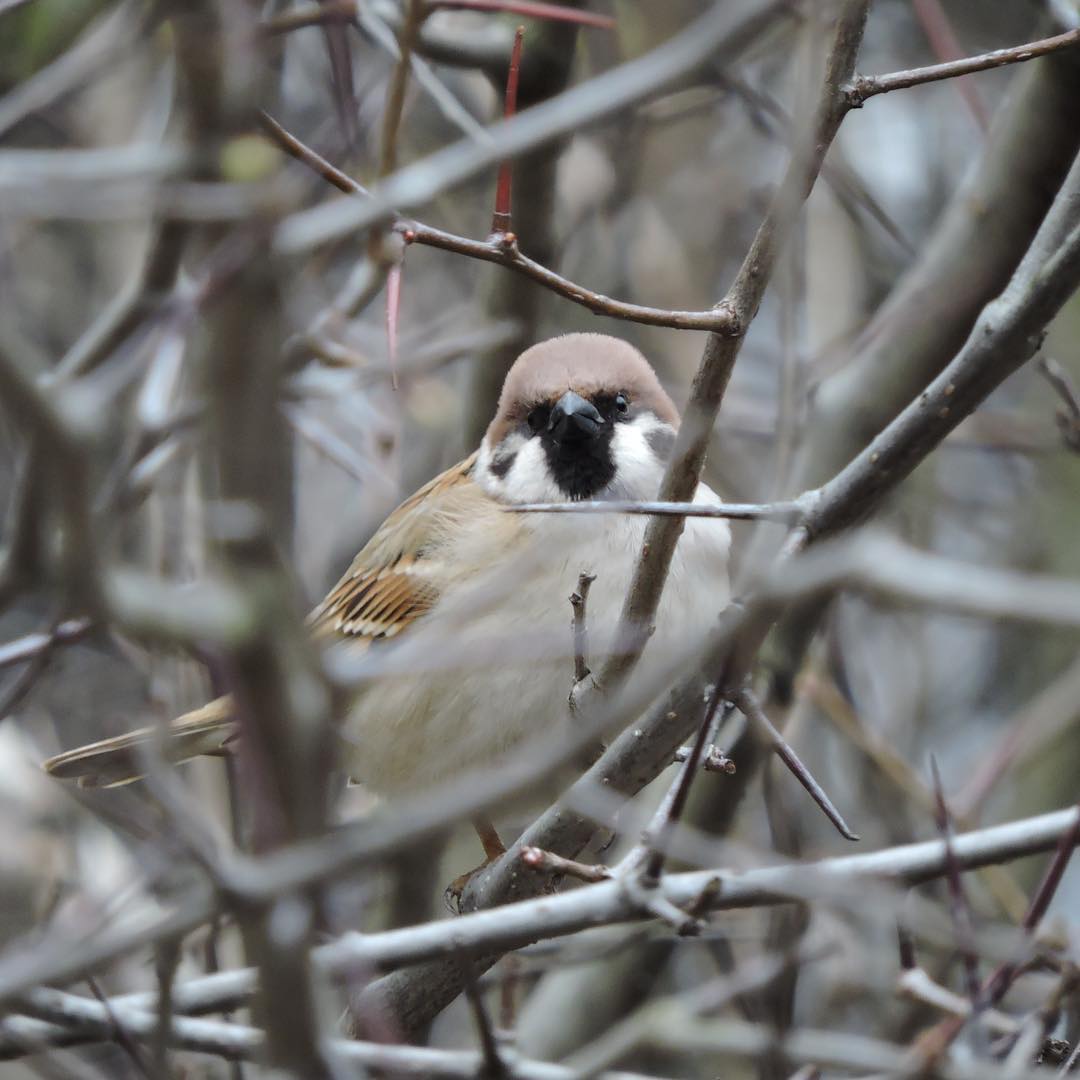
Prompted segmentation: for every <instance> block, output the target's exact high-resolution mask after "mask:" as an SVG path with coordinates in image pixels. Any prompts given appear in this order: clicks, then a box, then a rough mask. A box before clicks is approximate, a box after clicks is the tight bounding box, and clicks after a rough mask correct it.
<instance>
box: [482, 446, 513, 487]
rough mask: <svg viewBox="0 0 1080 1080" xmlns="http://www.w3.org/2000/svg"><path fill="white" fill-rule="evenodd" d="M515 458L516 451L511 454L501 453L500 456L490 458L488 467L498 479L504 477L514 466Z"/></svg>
mask: <svg viewBox="0 0 1080 1080" xmlns="http://www.w3.org/2000/svg"><path fill="white" fill-rule="evenodd" d="M516 459H517V451H516V450H515V451H514V452H513V453H512V454H503V455H502V456H501V457H496V458H493V459H492V462H491V464H490V465H489V466H488V468H489V469H490V470H491V475H492V476H496V477H498V478H499V479H500V480H503V479H505V477H506V474H507V473H508V472H509V471H510V470H511V469H512V468H513V467H514V461H515V460H516Z"/></svg>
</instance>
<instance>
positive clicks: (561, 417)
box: [547, 390, 604, 443]
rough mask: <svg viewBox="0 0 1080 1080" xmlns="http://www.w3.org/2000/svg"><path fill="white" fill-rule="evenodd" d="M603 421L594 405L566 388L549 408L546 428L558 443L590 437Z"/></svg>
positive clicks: (578, 440) (579, 440) (581, 440)
mask: <svg viewBox="0 0 1080 1080" xmlns="http://www.w3.org/2000/svg"><path fill="white" fill-rule="evenodd" d="M603 423H604V418H603V417H602V416H601V415H600V414H599V413H598V412H597V411H596V408H595V406H593V405H592V404H591V403H590V402H588V401H586V400H585V399H584V398H583V397H581V396H580V395H579V394H575V393H574V391H573V390H567V391H566V393H565V394H563V396H562V397H561V398H559V400H558V401H557V402H556V403H555V406H554V408H553V409H552V410H551V418H550V419H549V420H548V426H547V429H548V431H549V432H550V433H551V435H552V436H553V437H554V439H555V441H556V442H558V443H573V442H583V441H584V440H586V439H591V438H592V437H593V436H594V435H595V434H596V433H597V432H598V431H599V430H600V427H601V425H602V424H603Z"/></svg>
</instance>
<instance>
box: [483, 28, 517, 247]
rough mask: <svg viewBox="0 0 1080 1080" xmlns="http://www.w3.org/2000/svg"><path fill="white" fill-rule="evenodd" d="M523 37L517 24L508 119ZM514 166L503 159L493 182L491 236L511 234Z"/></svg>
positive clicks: (508, 83) (507, 100) (512, 109)
mask: <svg viewBox="0 0 1080 1080" xmlns="http://www.w3.org/2000/svg"><path fill="white" fill-rule="evenodd" d="M524 37H525V27H524V26H519V27H518V28H517V31H516V32H515V33H514V48H513V49H512V50H511V53H510V69H509V71H508V72H507V74H506V97H505V99H504V104H503V115H504V116H505V117H506V118H507V119H508V120H509V119H510V117H511V116H513V115H514V114H515V113H516V112H517V95H518V80H519V78H520V77H521V44H522V41H523V39H524ZM513 176H514V166H513V163H512V162H510V161H504V162H503V163H502V164H501V165H500V166H499V178H498V180H497V181H496V182H495V213H494V214H492V215H491V234H492V236H507V235H513V234H512V233H511V232H510V228H511V225H512V221H511V216H510V195H511V186H512V184H513Z"/></svg>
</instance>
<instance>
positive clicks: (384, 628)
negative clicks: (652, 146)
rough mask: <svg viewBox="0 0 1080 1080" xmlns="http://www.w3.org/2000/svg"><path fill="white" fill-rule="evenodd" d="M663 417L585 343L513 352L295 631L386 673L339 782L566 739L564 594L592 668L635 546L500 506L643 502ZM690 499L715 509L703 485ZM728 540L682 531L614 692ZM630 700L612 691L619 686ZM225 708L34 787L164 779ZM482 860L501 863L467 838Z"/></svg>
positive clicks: (347, 744) (678, 642)
mask: <svg viewBox="0 0 1080 1080" xmlns="http://www.w3.org/2000/svg"><path fill="white" fill-rule="evenodd" d="M678 428H679V413H678V411H677V409H676V408H675V405H674V404H673V403H672V400H671V398H670V397H669V396H668V394H667V393H666V392H665V391H664V389H663V387H662V386H661V384H660V381H659V379H658V377H657V375H656V373H655V371H654V370H653V368H652V366H651V365H650V364H649V362H648V360H647V359H646V358H645V356H644V355H643V354H642V353H641V352H640V351H639V350H638V349H637V348H635V347H634V346H633V345H631V344H630V343H628V342H626V341H624V340H622V339H619V338H616V337H611V336H608V335H604V334H596V333H570V334H564V335H561V336H559V337H555V338H551V339H549V340H546V341H542V342H539V343H538V344H535V345H533V346H531V347H530V348H528V349H526V350H525V351H524V352H523V353H522V354H521V355H520V356H519V357H518V358H517V360H516V361H515V362H514V364H513V365H512V367H511V368H510V370H509V371H508V373H507V375H506V378H505V381H504V384H503V388H502V392H501V394H500V397H499V400H498V404H497V408H496V412H495V416H494V418H493V419H492V421H491V423H490V425H489V427H488V428H487V431H486V433H485V435H484V437H483V439H482V441H481V444H480V447H479V448H478V449H477V450H476V451H475V452H474V453H472V454H470V455H469V456H468V457H467V458H465V459H464V460H463V461H461V462H459V463H458V464H456V465H454V466H453V467H452V468H450V469H448V470H446V471H445V472H443V473H441V474H440V475H438V476H436V477H435V478H434V479H433V480H431V481H430V482H429V483H427V484H425V485H424V486H423V487H421V488H420V489H419V490H418V491H417V492H416V493H415V494H414V495H412V496H410V497H409V498H408V499H406V500H405V501H404V502H403V503H402V504H401V505H400V506H398V507H397V509H395V510H394V511H393V512H392V513H391V514H390V515H389V516H388V517H387V518H386V520H385V521H384V522H383V524H382V525H381V526H380V527H379V528H378V529H377V530H376V532H375V533H374V534H373V535H372V537H371V539H370V540H369V541H368V543H367V544H365V545H364V547H363V548H362V549H361V551H360V552H359V554H357V555H356V557H355V558H354V559H353V561H352V563H351V565H350V566H349V568H348V569H347V570H346V571H345V573H344V574H343V576H342V577H341V579H340V580H339V581H338V582H337V584H336V585H334V587H333V588H332V589H331V590H330V592H329V593H328V594H327V596H326V597H325V599H324V600H323V601H322V602H321V603H319V604H318V605H317V606H316V607H315V608H314V610H313V611H312V612H311V614H310V616H309V618H308V625H309V629H310V632H311V633H312V634H313V635H314V637H315V638H316V639H317V640H318V641H319V642H320V643H323V644H327V645H330V644H333V645H334V646H335V647H343V648H345V647H347V648H348V649H349V650H351V651H355V652H359V651H364V653H365V659H367V658H368V657H369V656H375V655H376V654H377V653H378V654H381V655H382V656H384V657H385V658H386V659H387V660H388V661H389V660H390V659H391V658H393V661H394V662H393V664H388V666H387V670H386V672H385V673H384V674H383V675H382V676H381V677H378V678H374V679H373V680H372V681H371V682H370V683H369V684H368V685H367V686H366V687H365V688H364V690H363V691H362V692H361V693H360V694H359V695H358V696H357V699H356V700H355V701H354V702H353V703H352V704H351V705H349V706H347V712H346V715H345V718H344V721H343V723H342V724H341V727H340V734H341V747H342V758H343V760H342V762H341V763H340V764H341V768H342V769H343V771H344V772H345V773H346V774H347V775H349V776H351V777H354V778H355V779H356V780H357V781H358V782H359V783H361V784H362V785H364V786H365V787H367V788H369V789H370V790H371V791H372V792H373V793H375V794H376V795H379V796H382V797H393V796H398V795H403V794H407V793H408V792H410V791H418V790H422V789H424V788H427V787H430V786H431V785H434V784H438V783H440V782H442V781H445V780H447V779H448V778H449V777H452V776H455V775H458V774H460V773H463V772H465V771H467V770H469V769H473V768H476V767H478V766H485V765H486V766H488V767H491V766H493V765H496V764H497V762H498V760H499V759H500V758H502V757H503V756H504V755H507V754H509V753H510V752H512V751H514V750H515V749H518V748H520V747H522V745H523V744H527V743H528V742H529V740H530V739H536V740H548V739H551V738H558V737H559V733H560V732H566V731H567V730H568V728H567V725H568V723H570V722H571V721H570V715H569V714H570V710H569V709H568V704H567V697H568V691H569V689H570V688H571V686H572V681H573V670H574V665H573V659H574V646H573V632H572V610H571V605H570V602H569V596H570V594H571V593H572V592H573V591H574V589H575V587H576V585H577V582H578V580H579V577H580V575H581V574H583V573H586V574H589V575H591V576H593V577H594V579H595V580H594V581H593V582H592V585H591V589H590V591H589V596H588V609H587V615H586V618H587V628H588V646H589V656H588V658H587V659H588V663H589V664H590V666H591V667H592V668H593V669H594V670H599V669H600V665H602V663H603V661H604V660H605V659H606V657H608V656H610V655H611V652H612V650H613V648H614V642H615V638H616V629H617V627H618V623H619V618H620V613H621V610H622V605H623V601H624V598H625V596H626V593H627V591H628V588H629V586H630V582H631V578H632V575H633V572H634V567H635V564H636V562H637V560H638V558H639V556H640V553H641V550H642V544H643V541H644V535H645V528H646V522H647V518H646V517H644V516H640V515H629V514H621V513H612V514H602V515H601V514H572V513H571V514H545V513H508V512H507V511H508V510H510V509H513V508H514V507H515V506H521V505H526V504H535V503H573V502H578V501H582V500H618V501H622V500H632V501H642V500H649V499H654V498H655V497H656V495H657V492H658V490H659V487H660V482H661V479H662V477H663V474H664V470H665V467H666V464H667V461H668V459H669V457H670V455H671V452H672V450H673V447H674V445H675V440H676V436H677V433H678ZM694 501H695V502H697V503H704V504H710V503H712V504H715V503H717V502H718V501H719V500H718V498H717V496H716V495H715V493H714V492H713V491H712V490H711V489H710V488H709V487H708V486H707V485H705V484H704V483H701V484H699V485H698V488H697V492H696V494H695V496H694ZM730 543H731V537H730V530H729V529H728V526H727V524H726V523H725V522H724V521H723V520H720V519H715V518H688V519H686V522H685V528H684V530H683V532H682V534H681V536H680V538H679V540H678V543H677V545H676V547H675V551H674V555H673V558H672V561H671V565H670V570H669V574H668V579H667V583H666V586H665V589H664V592H663V595H662V598H661V601H660V605H659V608H658V610H657V612H656V616H655V620H654V621H655V629H654V631H653V633H652V635H651V637H650V639H649V641H648V643H647V646H646V648H645V651H644V653H643V655H642V658H641V660H640V661H639V663H638V664H637V666H636V668H635V669H634V672H633V674H632V675H631V681H633V680H636V679H641V680H643V681H644V680H648V679H649V678H650V677H652V678H655V677H656V675H657V673H658V672H659V671H660V670H667V668H666V667H665V666H664V665H669V664H670V663H671V662H672V660H673V659H677V658H678V657H680V656H683V655H686V653H687V652H688V651H689V650H691V649H692V648H693V645H694V643H695V642H697V641H699V640H700V639H701V638H702V636H703V635H704V634H705V633H706V632H707V631H708V630H709V628H710V627H711V626H712V625H713V624H714V622H715V621H716V619H717V618H718V617H719V615H720V613H721V612H722V611H723V609H724V608H725V607H726V606H727V604H728V602H729V600H730V588H729V582H728V557H729V549H730ZM628 691H629V687H628ZM236 737H237V736H236V730H235V724H234V721H233V718H232V716H231V709H230V703H229V699H228V697H223V698H218V699H217V700H215V701H212V702H210V703H209V704H208V705H206V706H203V707H202V708H200V709H196V710H195V711H194V712H191V713H188V714H186V715H184V716H181V717H179V718H177V719H175V720H173V721H172V722H171V724H170V725H169V726H168V729H167V732H166V737H165V738H164V739H162V736H161V731H160V729H155V728H143V729H140V730H138V731H134V732H131V733H129V734H126V735H120V736H116V737H114V738H109V739H105V740H102V741H100V742H96V743H92V744H89V745H86V746H82V747H78V748H76V749H73V750H68V751H66V752H64V753H61V754H58V755H57V756H55V757H53V758H50V759H49V760H48V761H46V762H45V763H44V768H45V769H46V771H47V772H49V773H51V774H52V775H54V776H56V777H60V778H67V779H77V780H79V781H80V783H81V784H83V785H84V786H114V785H117V784H122V783H127V782H130V781H132V780H134V779H137V778H139V776H140V773H141V772H142V771H143V770H144V764H143V762H144V760H145V757H144V753H143V751H141V749H140V748H141V747H143V746H145V745H146V744H148V743H151V742H153V744H154V745H155V746H157V747H158V748H159V750H160V751H161V752H162V753H163V755H164V757H165V758H166V759H167V760H169V761H172V762H180V761H184V760H187V759H190V758H193V757H196V756H200V755H205V754H209V755H222V754H225V753H228V752H230V747H231V745H232V743H233V741H234V740H235V739H236ZM474 824H475V826H476V830H477V833H478V835H479V837H480V840H481V843H482V846H483V848H484V854H485V859H486V860H487V861H490V860H492V859H494V858H496V857H498V856H499V855H500V854H501V853H502V851H503V850H504V848H503V846H502V842H501V840H500V838H499V836H498V833H497V832H496V831H495V829H494V827H493V826H492V825H491V823H490V822H489V821H487V820H486V819H478V820H477V821H475V822H474Z"/></svg>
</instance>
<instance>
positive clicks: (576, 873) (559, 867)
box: [520, 847, 611, 882]
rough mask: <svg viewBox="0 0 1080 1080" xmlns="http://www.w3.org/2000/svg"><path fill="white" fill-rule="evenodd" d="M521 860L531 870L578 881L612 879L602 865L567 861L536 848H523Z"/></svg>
mask: <svg viewBox="0 0 1080 1080" xmlns="http://www.w3.org/2000/svg"><path fill="white" fill-rule="evenodd" d="M520 859H521V861H522V863H523V864H524V865H525V866H527V867H528V868H529V869H530V870H541V871H543V872H544V873H547V874H552V875H559V876H562V877H572V878H576V879H577V880H578V881H589V882H597V881H607V880H608V879H609V878H610V877H611V869H610V868H609V867H607V866H604V865H603V864H601V863H582V862H577V861H576V860H575V859H566V858H563V856H562V855H556V854H555V853H554V852H552V851H544V850H543V849H541V848H536V847H527V848H522V849H521V855H520Z"/></svg>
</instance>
